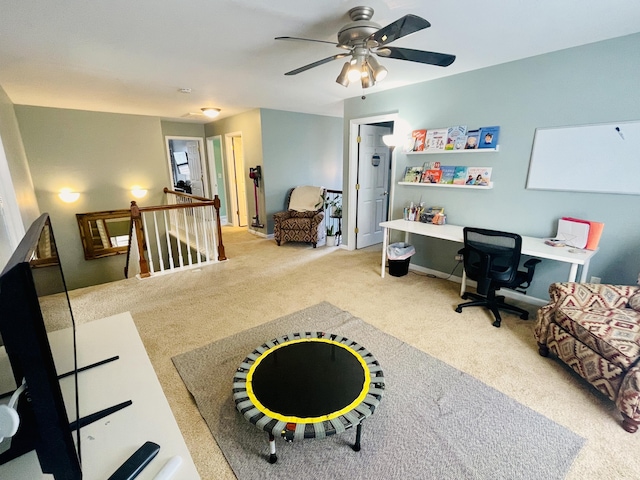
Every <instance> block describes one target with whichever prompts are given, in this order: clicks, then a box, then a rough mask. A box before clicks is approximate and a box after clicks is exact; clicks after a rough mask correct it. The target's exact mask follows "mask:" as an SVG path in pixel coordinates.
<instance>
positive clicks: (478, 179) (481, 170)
mask: <svg viewBox="0 0 640 480" xmlns="http://www.w3.org/2000/svg"><path fill="white" fill-rule="evenodd" d="M467 180H468V181H467V182H466V184H467V185H478V186H480V187H486V186H488V185H489V183H490V182H491V167H467ZM469 181H470V182H471V183H469Z"/></svg>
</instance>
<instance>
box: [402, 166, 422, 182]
mask: <svg viewBox="0 0 640 480" xmlns="http://www.w3.org/2000/svg"><path fill="white" fill-rule="evenodd" d="M421 176H422V167H421V166H419V165H417V166H414V167H407V168H406V169H405V171H404V178H403V179H402V181H403V182H415V183H417V182H419V181H420V177H421Z"/></svg>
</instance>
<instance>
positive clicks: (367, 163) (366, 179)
mask: <svg viewBox="0 0 640 480" xmlns="http://www.w3.org/2000/svg"><path fill="white" fill-rule="evenodd" d="M389 133H391V129H390V128H388V127H377V126H373V125H361V126H360V144H359V145H358V147H359V148H358V185H359V189H358V193H357V195H358V205H357V228H358V233H357V234H356V248H364V247H368V246H370V245H375V244H376V243H381V242H382V237H383V229H382V228H381V227H380V222H384V221H385V220H386V219H387V209H388V208H389V192H388V188H389V167H390V163H389V162H390V157H391V152H390V150H389V147H387V146H386V145H385V144H384V142H383V141H382V137H383V136H384V135H387V134H389ZM378 157H379V158H378ZM376 163H377V166H375V164H376Z"/></svg>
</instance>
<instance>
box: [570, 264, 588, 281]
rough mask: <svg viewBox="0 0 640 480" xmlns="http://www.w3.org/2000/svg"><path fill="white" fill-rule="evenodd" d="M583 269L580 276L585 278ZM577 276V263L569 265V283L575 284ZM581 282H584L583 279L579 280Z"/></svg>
mask: <svg viewBox="0 0 640 480" xmlns="http://www.w3.org/2000/svg"><path fill="white" fill-rule="evenodd" d="M585 271H586V270H585V269H584V268H583V269H582V274H583V275H582V276H583V277H586V273H585ZM577 276H578V264H577V263H572V264H571V269H570V270H569V281H570V282H575V281H576V278H577ZM580 280H581V281H582V282H584V279H580Z"/></svg>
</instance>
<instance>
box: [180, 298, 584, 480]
mask: <svg viewBox="0 0 640 480" xmlns="http://www.w3.org/2000/svg"><path fill="white" fill-rule="evenodd" d="M305 330H318V331H324V332H328V333H338V334H341V335H344V336H346V337H347V338H349V339H351V340H354V341H356V342H358V343H359V344H360V345H363V346H364V347H365V348H367V349H368V350H369V351H371V352H372V353H373V354H374V355H375V356H376V358H377V359H378V360H379V362H380V365H381V366H382V369H383V371H384V374H385V382H386V391H385V396H384V398H383V399H382V402H381V404H380V407H379V408H378V410H377V411H376V412H375V413H374V415H372V416H371V417H370V418H369V419H367V420H366V421H365V422H364V423H363V433H362V450H361V451H360V452H358V453H356V452H354V451H353V450H352V449H351V448H350V445H352V444H353V442H354V440H355V429H352V431H347V432H346V433H344V434H342V435H334V436H332V437H328V438H326V439H322V440H315V439H309V440H304V441H297V442H293V443H286V442H284V440H282V439H281V438H276V443H277V454H278V462H277V463H276V464H274V465H271V464H269V463H268V462H267V458H268V454H269V448H268V442H267V434H266V433H265V432H263V431H261V430H258V429H257V428H256V427H255V426H254V425H252V424H250V423H249V422H248V421H246V420H245V419H244V418H243V417H242V415H240V414H239V413H238V412H237V410H236V409H235V405H234V402H233V398H232V392H231V384H232V377H233V373H234V371H235V370H236V368H237V367H238V366H239V365H240V362H242V360H243V359H244V358H245V357H246V356H247V354H249V353H250V352H251V351H252V350H253V349H254V348H255V347H257V346H259V345H262V344H263V343H264V342H266V341H268V340H271V339H273V338H276V337H278V336H280V335H282V334H286V333H293V332H296V331H305ZM453 342H455V341H452V348H455V344H454V343H453ZM172 360H173V363H174V365H175V367H176V368H177V370H178V372H179V373H180V376H181V377H182V379H183V381H184V383H185V385H186V386H187V388H188V389H189V391H190V392H191V394H192V395H193V397H194V398H195V401H196V403H197V405H198V409H199V410H200V413H201V414H202V416H203V418H204V419H205V421H206V422H207V424H208V426H209V428H210V430H211V433H212V434H213V436H214V438H215V439H216V441H217V442H218V445H219V446H220V449H221V450H222V452H223V453H224V455H225V457H226V459H227V461H228V462H229V464H230V465H231V468H232V469H233V471H234V473H235V475H236V476H237V477H238V478H239V479H240V480H249V479H264V478H274V479H279V478H283V479H284V478H286V479H292V478H331V479H341V478H349V479H354V478H358V479H360V478H362V479H365V478H369V479H437V480H444V479H456V480H461V479H474V480H479V479H491V480H497V479H505V480H506V479H509V480H514V479H538V478H544V479H561V478H564V477H565V475H566V473H567V471H568V469H569V467H570V466H571V463H572V462H573V460H574V459H575V457H576V455H577V454H578V452H579V451H580V448H581V447H582V445H583V443H584V439H583V438H581V437H579V436H577V435H575V434H574V433H572V432H571V431H569V430H567V429H566V428H564V427H562V426H560V425H558V424H557V423H555V422H553V421H551V420H549V419H548V418H546V417H544V416H542V415H540V414H538V413H537V412H535V411H533V410H531V409H530V408H528V407H525V406H524V405H522V404H520V403H518V402H516V401H515V400H512V399H511V398H509V397H507V396H506V395H504V394H502V393H500V392H498V391H497V390H495V389H493V388H491V387H489V386H487V385H485V384H484V383H482V382H480V381H478V380H476V379H474V378H473V377H471V376H469V375H467V374H465V373H464V372H461V371H459V370H457V369H455V368H453V367H451V366H450V365H447V364H445V363H443V362H441V361H440V360H437V359H435V358H433V357H431V356H429V355H427V354H426V353H424V352H421V351H420V350H417V349H416V348H414V347H411V346H410V345H407V344H406V343H404V342H402V341H400V340H398V339H397V338H395V337H393V336H391V335H388V334H386V333H384V332H381V331H380V330H378V329H376V328H375V327H373V326H371V325H369V324H367V323H366V322H364V321H362V320H360V319H358V318H355V317H353V316H352V315H351V314H350V313H348V312H345V311H343V310H341V309H339V308H337V307H335V306H333V305H331V304H329V303H326V302H324V303H320V304H318V305H315V306H313V307H309V308H307V309H305V310H301V311H299V312H296V313H293V314H291V315H288V316H285V317H282V318H279V319H277V320H274V321H272V322H269V323H267V324H264V325H261V326H258V327H255V328H252V329H250V330H246V331H244V332H241V333H238V334H236V335H233V336H230V337H227V338H224V339H222V340H219V341H217V342H214V343H211V344H209V345H206V346H204V347H201V348H198V349H196V350H193V351H191V352H187V353H184V354H181V355H177V356H175V357H173V359H172ZM523 381H524V379H523Z"/></svg>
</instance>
